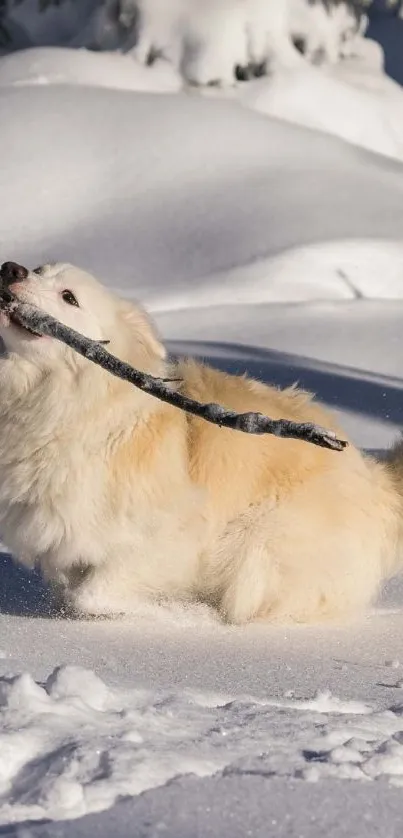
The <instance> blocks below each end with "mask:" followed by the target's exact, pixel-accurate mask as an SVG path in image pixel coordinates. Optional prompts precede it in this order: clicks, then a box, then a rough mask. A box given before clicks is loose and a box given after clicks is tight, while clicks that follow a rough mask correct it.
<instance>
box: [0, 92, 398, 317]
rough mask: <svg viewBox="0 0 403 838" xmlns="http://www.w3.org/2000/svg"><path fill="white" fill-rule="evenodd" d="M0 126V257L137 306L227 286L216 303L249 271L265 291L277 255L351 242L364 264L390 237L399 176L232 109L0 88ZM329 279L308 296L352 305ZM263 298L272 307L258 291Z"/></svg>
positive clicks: (319, 138) (371, 160)
mask: <svg viewBox="0 0 403 838" xmlns="http://www.w3.org/2000/svg"><path fill="white" fill-rule="evenodd" d="M106 114H107V117H108V118H106ZM0 119H1V124H2V131H1V152H2V158H3V159H4V160H7V166H4V167H3V168H2V170H1V172H0V188H1V195H2V207H3V210H2V212H1V223H2V247H3V253H4V258H13V259H14V260H16V261H18V262H20V263H22V264H23V263H24V262H26V263H28V264H29V265H35V264H41V263H43V262H45V261H47V260H52V259H55V260H60V259H62V260H63V259H66V260H68V261H71V262H75V263H77V264H79V265H82V266H83V267H86V268H89V269H90V270H92V271H94V272H95V273H96V274H98V275H99V276H100V277H101V278H103V279H104V280H105V281H106V282H107V283H109V284H112V285H113V286H114V287H115V288H116V289H117V290H120V291H121V292H123V293H125V294H129V295H132V294H134V295H136V296H137V297H139V298H141V299H142V300H143V301H145V302H146V303H148V304H150V305H154V304H158V302H159V300H164V304H165V303H166V305H167V306H169V298H170V297H171V296H172V297H173V298H174V301H175V306H177V305H178V299H179V298H180V295H182V294H184V295H185V296H186V297H187V296H188V295H189V294H191V293H193V292H195V293H196V296H197V295H199V297H200V295H201V294H202V288H203V286H204V285H207V286H208V287H209V288H211V285H212V283H211V281H210V277H212V276H213V275H214V276H217V275H223V274H225V273H226V274H227V281H226V287H225V295H226V299H229V295H230V289H231V285H232V283H233V287H234V291H237V289H239V278H237V271H238V270H239V269H241V268H242V269H243V268H246V267H247V268H248V285H249V284H252V285H253V283H254V282H256V287H257V285H258V284H259V286H260V288H261V289H262V287H263V285H264V283H265V282H266V280H265V272H266V269H267V260H268V259H271V258H274V257H277V256H280V255H281V254H284V253H285V252H286V251H288V250H290V249H292V250H293V251H294V252H296V251H297V249H298V248H301V247H303V248H308V247H310V246H311V245H317V244H318V243H324V242H327V243H330V242H332V241H338V242H340V241H345V240H346V239H350V240H357V239H358V240H360V241H361V242H362V245H360V254H361V255H360V262H361V264H362V265H364V264H368V265H369V262H370V261H371V260H372V258H373V254H374V249H375V246H374V245H372V244H370V243H369V239H370V238H376V239H377V241H378V242H381V241H382V240H384V239H387V240H389V241H392V242H393V241H395V242H399V241H400V238H401V206H402V195H403V174H402V172H403V169H401V167H400V166H399V165H397V164H396V163H394V162H393V161H389V160H387V159H386V158H381V157H377V156H375V155H369V154H368V153H366V152H364V151H361V150H360V151H359V150H357V149H355V148H353V147H352V146H348V145H347V144H344V143H342V142H340V141H338V140H336V139H333V138H331V137H328V136H326V135H320V134H319V133H315V132H312V131H308V130H306V129H304V128H301V127H298V126H293V125H289V124H286V123H281V122H279V121H278V120H275V119H271V118H268V117H262V116H260V115H259V114H256V113H253V112H252V111H249V110H247V109H243V108H240V107H239V106H238V105H237V104H233V103H230V102H226V101H222V100H221V101H216V100H214V101H212V100H209V99H205V98H200V97H198V96H197V97H194V96H188V95H186V94H184V93H178V94H175V95H174V96H167V95H159V94H137V93H133V94H128V93H124V92H121V91H115V90H101V89H95V88H92V89H91V88H88V87H80V86H76V87H73V86H69V85H66V86H57V87H52V86H42V87H41V86H35V87H24V86H21V87H20V86H19V87H12V88H10V87H0ZM117 126H118V128H117ZM234 137H236V138H237V142H236V143H234ZM53 138H57V142H55V140H54V139H53ZM61 172H63V177H61V176H60V173H61ZM365 242H368V258H366V257H365V256H364V253H365V247H366V245H365ZM395 247H396V249H395V251H394V252H395V254H396V267H395V269H394V276H396V277H397V276H398V270H399V266H400V264H401V254H400V250H399V245H397V244H396V245H395ZM388 248H389V245H388V247H387V249H386V250H385V251H384V252H385V253H386V252H387V253H388V255H387V257H386V262H387V267H388V270H389V271H390V270H391V264H392V261H393V255H392V250H391V249H390V248H389V249H388ZM356 252H358V251H356ZM346 253H347V251H346ZM379 254H380V248H379ZM290 258H291V259H292V258H293V257H292V256H291V257H290ZM304 258H305V257H304ZM346 258H347V257H343V260H345V259H346ZM382 258H383V257H381V255H379V260H380V263H382ZM313 259H314V260H315V259H316V256H314V257H313ZM362 260H363V261H362ZM343 264H344V262H343ZM280 266H281V265H280ZM322 267H323V262H322V263H321V266H320V270H321V269H322ZM233 268H236V271H235V272H234V274H233V277H232V279H231V278H230V272H231V271H232V269H233ZM296 272H297V261H295V262H294V268H293V276H294V278H295V277H296ZM330 273H332V271H330V272H329V271H328V270H327V271H326V272H325V273H324V274H323V277H322V280H321V279H320V275H319V274H320V271H319V270H318V271H317V272H316V279H315V281H314V287H313V288H311V291H310V292H309V294H310V295H311V297H312V296H314V297H315V298H318V296H321V297H323V296H325V297H326V296H329V295H331V294H333V293H334V295H335V296H338V297H339V296H340V295H341V294H343V295H345V294H349V293H350V292H349V291H348V289H347V290H346V283H345V281H344V280H342V279H341V280H340V282H339V281H338V279H337V277H336V278H335V276H334V271H333V273H332V277H333V278H332V279H331V280H329V275H330ZM363 273H364V271H363V270H361V276H362V275H363ZM283 279H284V274H283ZM382 281H385V280H383V278H382ZM320 282H322V290H320V288H319V287H318V286H319V284H320ZM279 283H280V280H279V281H278V283H277V286H276V287H277V290H276V289H275V290H274V299H278V295H279V290H278V288H279ZM328 283H331V285H332V287H333V289H336V290H334V291H331V290H330V289H329V291H328V290H326V289H327V285H328ZM291 284H294V280H293V283H291ZM304 284H305V287H306V289H307V288H308V284H309V283H307V282H306V281H305V282H304ZM286 285H287V283H285V286H286ZM297 285H298V287H299V288H300V287H301V283H300V282H298V283H297V282H295V284H294V288H295V290H297ZM392 285H393V289H394V290H393V294H394V293H397V294H399V296H400V290H399V282H398V281H397V280H396V282H394V281H393V282H392V280H390V281H388V283H386V281H385V286H384V287H385V288H386V289H389V293H391V291H390V289H391V288H392ZM380 286H381V280H379V283H378V289H379V288H380ZM264 287H265V290H264V294H265V299H269V298H270V283H268V285H267V289H266V286H264ZM222 293H223V295H224V290H223V292H222ZM255 293H256V292H255ZM290 293H291V286H290V285H289V290H288V292H286V291H284V295H285V296H287V297H288V298H289V295H290ZM298 293H300V292H298ZM301 293H302V292H301ZM377 293H378V292H377ZM384 293H385V295H388V291H387V290H386V291H385V292H383V291H382V295H383V294H384ZM217 294H218V292H217ZM304 294H305V296H309V294H308V290H306V291H305V292H304ZM298 298H300V297H298Z"/></svg>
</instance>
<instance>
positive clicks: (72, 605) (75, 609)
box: [65, 581, 124, 617]
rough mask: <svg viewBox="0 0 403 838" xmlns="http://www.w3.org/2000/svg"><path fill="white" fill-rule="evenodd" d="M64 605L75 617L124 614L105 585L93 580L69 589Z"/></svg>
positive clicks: (117, 615)
mask: <svg viewBox="0 0 403 838" xmlns="http://www.w3.org/2000/svg"><path fill="white" fill-rule="evenodd" d="M65 607H66V609H67V611H68V612H70V613H71V614H72V615H74V616H75V617H119V616H122V614H124V608H122V607H121V605H119V604H118V603H117V602H116V601H115V600H114V599H113V597H112V596H111V595H110V593H109V592H108V591H106V590H105V586H103V585H98V584H97V583H96V582H94V581H93V582H92V583H90V584H87V583H86V584H83V585H80V586H79V587H78V588H75V589H74V590H71V591H69V592H68V593H67V594H66V596H65Z"/></svg>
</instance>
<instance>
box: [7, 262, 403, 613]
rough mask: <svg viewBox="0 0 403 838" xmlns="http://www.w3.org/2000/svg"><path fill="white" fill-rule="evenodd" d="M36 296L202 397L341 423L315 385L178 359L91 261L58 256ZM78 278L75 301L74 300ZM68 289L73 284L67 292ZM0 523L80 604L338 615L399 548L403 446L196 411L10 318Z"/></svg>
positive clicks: (23, 295) (356, 606)
mask: <svg viewBox="0 0 403 838" xmlns="http://www.w3.org/2000/svg"><path fill="white" fill-rule="evenodd" d="M12 288H13V291H14V293H15V294H16V295H17V296H18V298H19V299H21V300H24V301H29V302H32V303H34V304H35V305H37V306H39V307H41V308H42V309H44V310H45V311H47V312H49V313H50V314H52V315H54V316H56V317H57V318H59V319H60V320H61V321H62V322H64V323H65V324H66V325H69V326H72V327H73V328H74V329H76V330H78V331H80V332H82V333H84V334H85V335H87V336H88V337H90V338H94V339H108V340H110V342H111V343H110V350H111V352H113V353H114V354H115V355H117V356H118V357H119V358H122V359H124V360H126V361H128V362H130V363H131V364H133V365H134V366H136V367H138V368H140V369H142V370H145V371H147V372H151V373H153V374H156V375H163V376H169V375H173V377H174V378H176V379H178V378H179V379H181V381H180V382H179V383H177V384H175V385H172V386H178V387H180V388H181V389H182V390H183V392H185V393H186V394H188V395H190V396H192V397H193V398H196V399H198V400H200V401H203V402H207V401H217V402H221V403H222V404H224V405H227V406H228V407H231V408H233V409H235V410H240V411H246V410H259V411H261V412H263V413H266V414H268V415H270V416H272V417H274V418H276V417H277V418H278V417H285V418H289V419H294V420H297V421H306V420H309V421H315V422H318V423H320V424H322V425H325V426H328V427H329V428H333V429H334V430H337V431H338V433H342V432H341V431H340V429H339V428H337V427H336V424H335V421H334V419H333V417H332V416H331V415H330V414H328V413H327V412H326V411H325V410H323V409H322V407H320V406H319V405H318V404H316V403H315V402H314V401H313V400H312V397H311V395H310V394H308V393H304V392H302V391H301V390H298V389H296V388H289V389H286V390H283V391H281V390H278V389H276V388H274V387H267V386H265V385H263V384H261V383H259V382H256V381H252V380H250V379H248V378H246V377H234V376H229V375H227V374H226V373H224V372H219V371H216V370H213V369H210V368H209V367H206V366H203V365H202V364H199V363H196V362H195V361H193V360H185V361H180V362H179V363H178V364H177V365H176V366H175V367H174V369H172V367H171V366H170V365H169V364H168V363H167V361H166V357H165V351H164V348H163V346H162V344H161V343H160V341H159V339H158V336H157V335H156V332H155V330H154V327H153V325H152V323H151V322H150V320H149V318H148V317H147V316H146V314H145V313H144V312H143V311H142V310H141V309H140V308H139V307H137V306H135V305H133V304H131V303H127V302H124V301H122V300H120V299H118V298H116V297H114V296H113V295H112V294H110V293H109V292H108V291H107V290H106V289H105V288H103V287H102V286H101V285H100V284H99V283H97V282H96V280H95V279H93V278H92V277H91V276H89V275H88V274H86V273H85V272H83V271H81V270H78V269H77V268H74V267H72V266H69V265H64V264H57V265H48V266H45V267H43V268H41V269H40V271H39V272H38V273H36V272H32V273H29V275H28V277H27V279H25V280H24V281H21V282H19V283H15V284H14V285H13V286H12ZM66 289H68V290H70V291H71V292H72V293H73V294H74V295H75V296H76V298H77V301H78V304H79V307H77V306H74V305H71V304H69V303H68V302H66V301H65V299H63V291H64V290H66ZM64 296H65V295H64ZM0 333H1V335H2V338H3V341H4V351H3V356H2V358H1V359H0V386H1V394H2V398H1V402H0V532H1V535H2V538H3V539H4V541H5V542H6V543H7V544H8V546H9V547H10V548H11V550H12V551H13V553H14V555H15V556H16V557H17V558H18V559H19V560H20V561H22V562H24V563H25V564H26V565H28V566H34V565H35V564H36V565H39V567H40V568H41V570H42V573H43V574H44V576H45V578H46V579H47V580H48V581H49V582H50V583H52V584H53V585H55V586H56V587H57V589H58V590H59V592H61V594H62V596H63V599H64V600H65V601H66V602H68V603H69V604H70V605H72V606H73V608H74V609H75V610H76V611H78V612H81V613H87V614H108V613H117V612H123V611H131V610H134V609H135V608H136V603H138V601H139V600H141V599H144V598H151V599H154V600H158V599H160V598H173V599H181V600H195V599H199V600H203V601H207V602H209V603H211V604H213V605H214V606H215V607H216V608H217V609H218V610H219V612H220V614H221V615H222V617H223V618H224V619H226V620H228V621H230V622H234V623H244V622H247V621H249V620H267V621H294V622H312V621H321V620H327V619H340V618H341V617H344V616H348V615H353V614H355V613H357V612H358V611H360V610H363V609H365V608H366V606H368V603H369V602H370V601H371V599H372V598H373V597H374V595H375V594H376V592H377V590H378V588H379V585H380V583H381V581H382V580H383V579H384V578H385V577H388V576H390V575H392V574H393V573H395V572H396V571H397V570H398V568H399V566H400V561H401V541H402V521H403V517H402V486H403V455H402V446H401V445H400V443H399V445H398V446H397V447H396V448H395V450H394V451H392V452H391V453H390V457H389V461H388V462H387V463H386V464H381V463H378V462H376V461H375V460H373V459H371V458H370V457H366V456H364V455H363V454H361V453H360V452H359V451H358V450H356V449H355V448H354V446H353V445H350V447H349V448H347V450H346V451H345V452H344V453H335V452H331V451H326V450H324V449H321V448H316V447H315V446H313V445H310V444H308V443H304V442H297V441H292V440H280V439H277V438H276V437H273V436H266V437H253V436H248V435H245V434H242V433H239V432H236V431H231V430H225V429H220V428H218V427H215V426H213V425H210V424H207V423H205V422H203V421H202V420H199V419H197V418H194V417H189V416H186V415H185V414H184V413H183V412H181V411H180V410H177V409H176V408H173V407H170V406H168V405H166V404H163V403H161V402H159V401H157V400H156V399H153V398H152V397H150V396H148V395H146V394H144V393H142V392H140V391H138V390H136V389H135V388H133V387H132V386H131V385H129V384H127V383H126V382H122V381H120V380H118V379H116V378H114V377H112V376H111V375H109V374H108V373H106V372H104V371H103V370H101V369H100V368H98V367H96V366H95V365H93V364H92V363H91V362H89V361H87V360H85V359H83V358H82V357H81V356H79V355H77V354H75V353H74V352H73V351H72V350H71V349H69V348H68V347H66V346H65V345H64V344H61V343H59V342H58V341H56V340H53V339H52V338H46V337H42V338H38V337H34V336H32V335H31V334H29V333H28V332H26V331H25V330H24V329H22V328H20V327H18V326H16V325H13V324H12V323H10V322H9V320H8V318H7V317H6V316H5V315H4V314H1V315H0Z"/></svg>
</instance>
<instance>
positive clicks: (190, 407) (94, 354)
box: [0, 289, 348, 451]
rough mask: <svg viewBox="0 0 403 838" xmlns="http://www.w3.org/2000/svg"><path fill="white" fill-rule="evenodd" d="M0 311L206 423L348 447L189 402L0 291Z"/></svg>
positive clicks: (303, 428) (309, 429)
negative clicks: (64, 344)
mask: <svg viewBox="0 0 403 838" xmlns="http://www.w3.org/2000/svg"><path fill="white" fill-rule="evenodd" d="M0 308H1V309H2V310H3V311H5V312H6V313H8V314H10V315H11V316H12V319H13V320H14V321H15V322H17V323H19V324H20V325H21V326H24V327H25V328H27V329H28V330H30V331H31V332H34V333H35V334H37V335H48V336H50V337H53V338H55V339H56V340H59V341H61V342H62V343H66V344H67V345H68V346H70V347H71V348H72V349H74V350H75V352H78V353H79V354H80V355H83V357H84V358H87V359H88V360H89V361H92V362H93V363H94V364H98V366H100V367H102V368H103V369H104V370H107V371H108V372H110V373H111V374H112V375H116V376H117V377H118V378H122V379H123V380H124V381H128V382H129V383H130V384H133V385H134V386H135V387H138V388H139V389H140V390H143V391H144V392H145V393H149V394H150V395H151V396H155V398H157V399H160V400H161V401H163V402H167V403H168V404H171V405H174V406H175V407H178V408H179V409H180V410H184V411H186V412H187V413H192V414H193V415H194V416H198V417H200V418H201V419H205V420H206V422H212V423H213V424H214V425H218V426H219V427H222V428H231V429H232V430H235V431H243V432H244V433H247V434H273V435H274V436H278V437H284V438H292V439H299V440H302V441H305V442H311V443H313V444H314V445H319V446H321V447H322V448H329V449H331V450H333V451H343V449H344V448H346V446H347V444H348V443H347V442H345V441H344V440H341V439H337V437H336V434H335V433H334V432H333V431H329V430H326V428H322V427H321V426H320V425H315V424H312V423H310V422H303V423H300V422H292V421H291V420H289V419H270V418H269V417H268V416H263V415H262V414H261V413H255V412H248V413H235V412H234V411H232V410H228V409H227V408H225V407H222V406H221V405H219V404H214V403H213V404H201V403H200V402H197V401H195V400H194V399H190V398H188V397H187V396H185V395H183V394H182V393H180V392H178V391H177V390H172V389H170V387H169V382H168V383H167V381H166V380H164V379H162V378H156V377H154V376H152V375H149V374H148V373H145V372H141V371H140V370H136V369H134V368H133V367H131V366H130V365H129V364H127V363H125V362H124V361H121V360H119V358H116V357H115V356H114V355H111V354H110V353H109V352H108V351H107V350H106V349H104V346H103V345H102V343H103V342H102V341H93V340H90V339H89V338H86V337H84V336H83V335H81V334H80V333H79V332H76V331H75V330H74V329H70V328H69V327H68V326H64V325H63V323H60V322H59V321H58V320H56V319H55V318H54V317H51V315H49V314H46V313H45V312H43V311H41V310H40V309H37V308H36V307H34V306H32V305H30V304H28V303H22V302H19V301H18V300H17V298H16V297H14V296H13V295H12V294H11V292H10V291H8V290H7V289H0Z"/></svg>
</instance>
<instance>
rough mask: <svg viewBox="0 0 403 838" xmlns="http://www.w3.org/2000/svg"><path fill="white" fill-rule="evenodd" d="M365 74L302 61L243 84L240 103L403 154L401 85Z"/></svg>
mask: <svg viewBox="0 0 403 838" xmlns="http://www.w3.org/2000/svg"><path fill="white" fill-rule="evenodd" d="M374 75H375V77H377V79H378V84H377V85H374V84H372V86H371V85H370V84H369V83H368V78H367V76H364V77H363V78H358V77H354V75H352V78H350V77H349V75H348V74H347V73H344V74H343V71H341V72H340V71H339V68H337V70H333V69H330V68H329V69H326V68H321V69H318V68H317V67H311V66H309V65H306V66H304V67H299V68H298V69H295V70H288V71H286V70H279V71H278V72H277V73H275V74H274V75H273V76H272V77H271V78H269V79H261V80H259V81H256V82H254V83H252V84H249V85H245V86H244V88H243V89H242V91H241V92H240V99H241V101H243V103H244V104H246V105H248V106H249V107H252V108H254V109H255V110H257V111H259V112H261V113H266V114H269V115H270V116H276V117H278V118H280V119H286V120H289V121H290V122H295V123H297V124H299V125H305V126H307V127H309V128H315V129H317V130H319V131H326V132H327V133H329V134H333V135H335V136H337V137H341V138H342V139H344V140H347V141H348V142H351V143H354V144H355V145H359V146H362V147H363V148H368V149H370V150H371V151H377V152H379V153H380V154H385V155H388V156H389V157H395V158H397V159H399V160H402V159H403V90H402V88H401V87H400V86H399V85H398V84H396V83H395V82H393V81H392V80H391V79H388V78H387V76H385V75H384V74H381V73H380V72H378V73H374Z"/></svg>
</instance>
